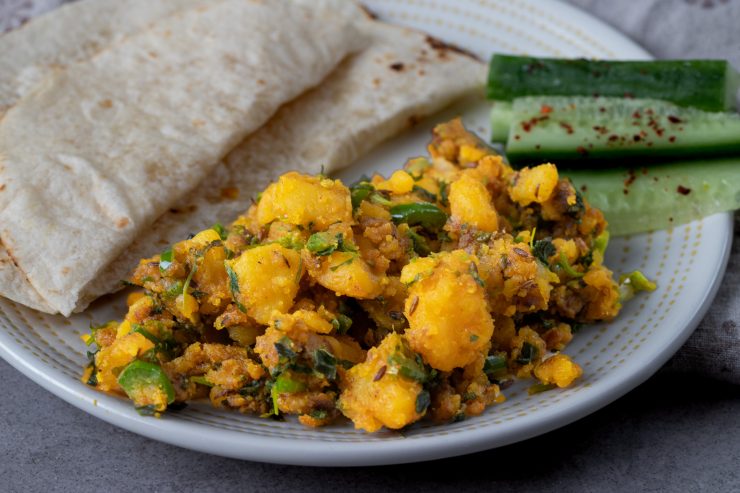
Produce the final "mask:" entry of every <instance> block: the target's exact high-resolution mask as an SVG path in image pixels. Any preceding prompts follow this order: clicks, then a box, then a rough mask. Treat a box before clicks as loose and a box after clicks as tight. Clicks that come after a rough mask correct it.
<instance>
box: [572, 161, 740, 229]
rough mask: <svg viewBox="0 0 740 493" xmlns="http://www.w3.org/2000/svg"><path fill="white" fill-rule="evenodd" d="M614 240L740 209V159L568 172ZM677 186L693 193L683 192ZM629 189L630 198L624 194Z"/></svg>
mask: <svg viewBox="0 0 740 493" xmlns="http://www.w3.org/2000/svg"><path fill="white" fill-rule="evenodd" d="M561 175H564V176H567V177H568V178H570V179H571V181H572V182H573V184H574V185H575V187H576V189H577V190H579V191H581V193H583V195H584V196H585V197H586V200H588V202H589V203H590V204H591V206H593V207H596V208H597V209H601V211H602V212H603V213H604V216H605V217H606V220H607V222H608V223H609V231H610V232H611V234H612V235H616V236H622V235H630V234H636V233H643V232H647V231H653V230H658V229H666V228H671V227H674V226H678V225H680V224H685V223H688V222H691V221H694V220H696V219H701V218H703V217H706V216H709V215H712V214H716V213H719V212H727V211H731V210H736V209H740V159H738V158H734V159H716V160H697V161H681V162H674V163H665V164H661V165H657V166H651V167H649V168H640V167H636V168H633V169H632V171H630V170H629V169H626V168H613V169H599V170H567V171H561ZM679 186H680V187H684V188H685V189H690V192H688V193H686V190H683V192H684V193H681V192H679ZM625 190H626V193H625Z"/></svg>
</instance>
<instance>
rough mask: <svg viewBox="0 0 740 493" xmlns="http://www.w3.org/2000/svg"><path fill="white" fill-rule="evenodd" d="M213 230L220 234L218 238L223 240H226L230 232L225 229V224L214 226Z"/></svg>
mask: <svg viewBox="0 0 740 493" xmlns="http://www.w3.org/2000/svg"><path fill="white" fill-rule="evenodd" d="M211 229H212V230H214V231H215V232H216V233H218V236H219V237H220V238H221V239H222V240H225V239H226V237H227V236H229V231H228V230H227V229H226V228H224V226H223V224H221V223H216V224H214V225H213V226H211Z"/></svg>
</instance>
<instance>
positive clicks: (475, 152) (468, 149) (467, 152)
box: [457, 144, 486, 166]
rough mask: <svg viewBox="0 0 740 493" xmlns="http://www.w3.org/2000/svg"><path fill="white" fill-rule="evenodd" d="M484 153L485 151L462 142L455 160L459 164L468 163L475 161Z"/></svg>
mask: <svg viewBox="0 0 740 493" xmlns="http://www.w3.org/2000/svg"><path fill="white" fill-rule="evenodd" d="M485 155H486V151H484V150H483V149H478V148H477V147H474V146H470V145H466V144H463V145H461V146H460V151H459V153H458V156H457V160H458V162H459V163H460V164H461V165H463V166H464V165H466V164H468V163H475V162H477V161H479V160H480V159H482V158H483V156H485Z"/></svg>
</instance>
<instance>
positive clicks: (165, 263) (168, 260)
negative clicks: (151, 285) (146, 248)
mask: <svg viewBox="0 0 740 493" xmlns="http://www.w3.org/2000/svg"><path fill="white" fill-rule="evenodd" d="M172 258H173V257H172V248H168V249H167V250H165V251H164V252H162V253H161V254H159V271H160V272H162V273H163V274H164V273H165V271H166V270H167V269H168V268H169V266H170V265H172Z"/></svg>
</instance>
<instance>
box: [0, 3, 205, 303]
mask: <svg viewBox="0 0 740 493" xmlns="http://www.w3.org/2000/svg"><path fill="white" fill-rule="evenodd" d="M207 1H208V0H127V1H125V2H122V1H121V0H80V1H77V2H74V3H68V4H65V5H62V6H61V7H59V8H58V9H56V10H54V11H53V12H51V13H48V14H46V15H42V16H40V17H38V18H35V19H34V20H33V22H28V23H26V24H25V25H23V26H22V27H20V28H19V29H16V30H14V31H11V32H9V33H7V34H4V35H3V36H2V37H0V119H1V118H2V116H3V115H4V114H5V112H6V111H7V110H9V109H10V108H12V107H13V106H15V104H16V103H17V102H18V100H20V99H21V98H22V97H23V96H24V95H25V94H26V93H28V92H30V91H31V90H32V89H33V88H34V87H35V86H37V85H38V83H39V82H40V81H41V80H43V78H44V77H46V76H48V75H49V73H50V72H55V71H60V70H63V69H64V68H65V67H66V66H67V65H69V64H71V63H74V62H81V61H84V60H87V59H89V58H90V57H92V56H93V55H94V54H95V53H97V52H98V51H101V50H103V49H105V48H106V47H108V46H110V45H111V44H112V43H114V42H118V41H120V40H121V39H123V37H125V36H129V35H132V34H134V33H137V32H139V31H141V30H143V29H146V28H147V27H149V26H150V24H151V23H153V22H154V21H156V20H159V19H162V18H164V17H167V16H169V15H172V14H174V13H175V12H177V11H180V10H183V9H187V8H193V7H196V6H199V5H204V4H205V3H206V2H207ZM0 294H2V295H3V296H6V297H8V298H11V299H13V300H15V301H17V302H19V303H21V304H23V305H26V306H30V307H31V308H35V309H37V310H41V311H45V312H49V313H55V312H56V310H54V309H53V308H51V307H50V306H49V305H48V304H47V303H46V301H45V300H44V299H43V298H42V297H41V295H39V293H38V292H37V291H36V290H35V289H34V288H33V286H31V284H30V283H29V282H28V279H27V278H26V275H25V274H24V273H23V272H22V271H21V270H20V269H19V268H18V267H17V266H16V265H15V262H14V260H13V259H12V257H10V256H9V255H8V253H7V251H6V250H5V247H4V246H3V245H2V243H0Z"/></svg>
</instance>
